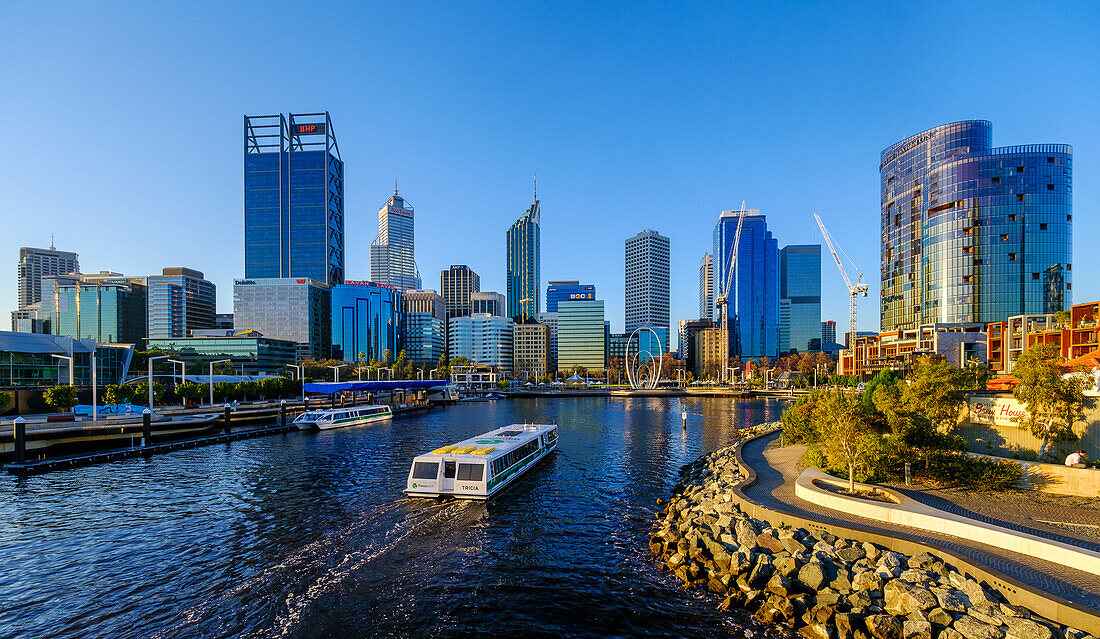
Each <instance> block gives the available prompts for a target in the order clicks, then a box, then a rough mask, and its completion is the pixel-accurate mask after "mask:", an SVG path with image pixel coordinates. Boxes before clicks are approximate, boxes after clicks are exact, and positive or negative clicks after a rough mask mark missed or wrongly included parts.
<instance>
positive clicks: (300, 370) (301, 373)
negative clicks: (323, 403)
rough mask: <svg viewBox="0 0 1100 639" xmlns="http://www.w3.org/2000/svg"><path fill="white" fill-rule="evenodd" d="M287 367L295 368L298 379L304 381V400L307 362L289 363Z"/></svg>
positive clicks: (303, 396) (303, 399) (303, 395)
mask: <svg viewBox="0 0 1100 639" xmlns="http://www.w3.org/2000/svg"><path fill="white" fill-rule="evenodd" d="M286 367H287V368H292V369H294V372H295V373H297V374H298V381H299V382H301V383H302V401H305V399H306V378H305V374H306V366H305V364H287V365H286Z"/></svg>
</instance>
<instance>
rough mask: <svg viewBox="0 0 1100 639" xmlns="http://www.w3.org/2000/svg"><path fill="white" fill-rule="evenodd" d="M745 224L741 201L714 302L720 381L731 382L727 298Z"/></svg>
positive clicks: (742, 201) (743, 207)
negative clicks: (719, 334) (719, 339)
mask: <svg viewBox="0 0 1100 639" xmlns="http://www.w3.org/2000/svg"><path fill="white" fill-rule="evenodd" d="M744 224H745V201H744V200H741V211H740V212H739V213H738V214H737V232H735V233H734V234H733V248H732V249H730V267H729V271H728V273H727V274H726V286H725V287H724V288H723V289H722V293H721V294H720V295H719V296H718V299H716V300H715V301H714V303H715V305H716V306H718V308H719V309H721V311H722V349H721V352H722V375H721V377H722V379H724V380H725V381H727V382H729V381H732V380H730V379H727V378H726V373H727V372H728V371H729V365H730V320H729V297H730V285H731V284H732V282H733V274H734V273H735V268H736V263H737V248H738V246H740V244H741V227H742V226H744Z"/></svg>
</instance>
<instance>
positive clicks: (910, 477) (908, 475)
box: [905, 462, 913, 486]
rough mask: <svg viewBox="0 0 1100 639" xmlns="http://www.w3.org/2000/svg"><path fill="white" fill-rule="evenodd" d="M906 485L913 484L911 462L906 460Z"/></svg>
mask: <svg viewBox="0 0 1100 639" xmlns="http://www.w3.org/2000/svg"><path fill="white" fill-rule="evenodd" d="M905 485H906V486H912V485H913V476H912V475H911V474H910V473H909V462H905Z"/></svg>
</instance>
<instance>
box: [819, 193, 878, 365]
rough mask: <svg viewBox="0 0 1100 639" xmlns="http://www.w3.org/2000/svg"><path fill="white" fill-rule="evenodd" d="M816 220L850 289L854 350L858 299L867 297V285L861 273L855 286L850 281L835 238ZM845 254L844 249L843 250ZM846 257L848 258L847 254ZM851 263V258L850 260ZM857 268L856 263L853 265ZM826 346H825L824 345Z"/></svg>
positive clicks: (850, 332) (850, 336)
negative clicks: (861, 295) (837, 249)
mask: <svg viewBox="0 0 1100 639" xmlns="http://www.w3.org/2000/svg"><path fill="white" fill-rule="evenodd" d="M814 219H815V220H817V225H818V227H819V228H821V235H822V236H823V237H824V238H825V243H826V244H828V245H829V252H830V253H832V254H833V261H834V262H836V267H837V269H839V270H840V276H841V277H843V278H844V285H845V286H847V287H848V295H849V302H848V304H849V306H848V348H849V349H854V348H855V347H856V298H857V297H859V294H860V293H862V294H863V297H867V285H866V284H864V283H863V273H860V274H859V276H858V277H856V281H855V284H853V283H852V281H851V280H849V279H848V274H847V273H845V272H844V265H843V264H841V262H840V257H839V256H838V255H837V254H836V245H835V244H834V243H833V236H832V235H830V234H829V230H828V229H826V228H825V223H824V222H822V221H821V216H819V215H818V214H817V213H814ZM841 252H842V253H843V252H844V249H841ZM844 257H848V254H847V253H845V255H844ZM848 261H849V262H851V261H852V260H851V258H848ZM852 266H853V267H854V266H855V263H854V262H853V263H852ZM823 346H824V345H823Z"/></svg>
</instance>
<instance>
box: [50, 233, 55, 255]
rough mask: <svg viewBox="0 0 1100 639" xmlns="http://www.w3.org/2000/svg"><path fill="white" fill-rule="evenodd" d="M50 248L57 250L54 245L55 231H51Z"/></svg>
mask: <svg viewBox="0 0 1100 639" xmlns="http://www.w3.org/2000/svg"><path fill="white" fill-rule="evenodd" d="M50 250H51V251H56V250H57V249H56V248H54V245H53V233H50Z"/></svg>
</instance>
